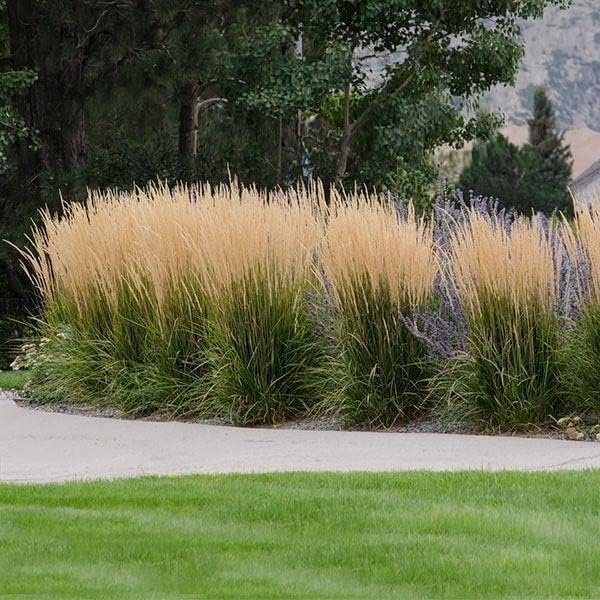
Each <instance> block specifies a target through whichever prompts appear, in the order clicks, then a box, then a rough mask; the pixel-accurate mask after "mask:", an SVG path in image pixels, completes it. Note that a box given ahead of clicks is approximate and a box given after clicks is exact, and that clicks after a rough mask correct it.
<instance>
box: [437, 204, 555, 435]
mask: <svg viewBox="0 0 600 600" xmlns="http://www.w3.org/2000/svg"><path fill="white" fill-rule="evenodd" d="M557 252H558V251H557V250H556V248H554V247H553V244H552V241H551V239H550V235H549V231H548V230H547V228H546V227H545V226H543V225H542V223H541V222H540V221H538V219H537V218H535V217H534V218H531V219H527V218H517V219H515V220H511V219H509V218H507V217H505V216H504V215H503V214H492V215H491V216H488V215H486V214H483V213H482V212H479V211H476V210H472V209H471V210H468V211H467V213H466V215H465V216H464V219H463V221H462V222H461V223H460V224H458V225H457V226H456V228H455V229H454V231H453V233H452V234H451V240H450V249H449V257H448V260H449V261H450V269H449V273H450V277H451V278H452V279H453V283H454V285H455V286H456V289H457V292H458V296H459V299H460V303H461V307H462V312H463V316H464V320H465V324H466V332H467V333H466V335H467V340H466V352H465V353H461V354H460V355H459V357H458V358H457V359H456V360H455V361H453V362H452V363H451V365H452V366H451V368H450V369H449V371H448V372H446V373H445V374H444V376H443V378H444V379H445V388H446V395H445V398H446V402H447V405H448V406H449V407H450V408H451V410H452V411H453V412H455V413H458V414H459V415H460V416H461V417H462V418H465V419H472V420H476V421H477V422H479V423H480V424H483V425H484V426H487V427H489V428H521V427H527V426H528V425H530V424H543V423H546V422H548V421H549V420H550V419H551V417H552V416H555V415H556V414H557V410H559V409H560V402H561V400H560V398H561V396H560V360H559V356H558V352H557V350H558V345H559V320H558V316H557V313H556V310H555V307H556V277H557V264H558V258H557Z"/></svg>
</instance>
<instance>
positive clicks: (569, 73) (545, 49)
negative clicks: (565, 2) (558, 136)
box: [488, 0, 600, 131]
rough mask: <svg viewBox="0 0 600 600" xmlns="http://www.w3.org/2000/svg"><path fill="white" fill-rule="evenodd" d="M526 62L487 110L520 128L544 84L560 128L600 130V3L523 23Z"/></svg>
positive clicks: (577, 0) (576, 2)
mask: <svg viewBox="0 0 600 600" xmlns="http://www.w3.org/2000/svg"><path fill="white" fill-rule="evenodd" d="M523 37H524V39H525V43H526V46H525V59H524V61H523V63H522V65H521V68H520V71H519V74H518V77H517V82H516V86H515V87H514V88H508V87H498V88H496V89H494V90H493V92H492V93H491V95H490V98H489V100H488V102H489V107H490V108H493V109H494V110H498V111H501V112H503V113H504V114H505V116H506V120H507V124H514V125H521V124H524V123H525V122H526V119H527V118H528V117H529V115H530V113H531V108H532V105H533V100H532V96H533V94H532V91H533V88H534V87H535V86H536V85H545V86H546V87H547V89H548V91H549V93H550V96H551V98H552V100H553V102H554V106H555V110H556V113H557V120H558V125H559V127H560V128H561V129H574V128H585V127H587V128H590V129H594V130H596V131H600V0H573V3H572V6H571V7H570V8H569V9H567V10H559V9H558V8H552V9H549V10H548V11H547V12H546V14H545V16H544V18H543V19H542V20H539V21H531V22H527V23H524V25H523Z"/></svg>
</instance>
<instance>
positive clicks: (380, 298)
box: [321, 194, 437, 426]
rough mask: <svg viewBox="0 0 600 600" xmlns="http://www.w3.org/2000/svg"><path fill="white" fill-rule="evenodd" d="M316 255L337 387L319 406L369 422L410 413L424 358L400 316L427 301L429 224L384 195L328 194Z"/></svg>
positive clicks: (431, 276)
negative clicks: (331, 323)
mask: <svg viewBox="0 0 600 600" xmlns="http://www.w3.org/2000/svg"><path fill="white" fill-rule="evenodd" d="M321 261H322V268H323V273H324V278H325V284H326V285H325V288H326V289H327V290H328V293H329V295H330V296H331V302H332V305H333V310H334V313H335V338H336V341H337V346H338V348H337V360H334V361H331V362H330V363H329V364H330V373H331V378H332V380H333V381H335V383H336V388H337V389H336V391H335V392H334V393H333V394H331V395H330V396H329V398H328V400H327V401H326V402H325V403H324V405H323V406H324V408H326V409H328V410H331V411H334V412H336V413H337V414H338V415H339V416H341V417H342V418H343V419H344V420H345V421H346V422H348V423H351V424H360V425H369V426H378V425H383V426H391V425H393V424H394V423H396V422H398V421H405V420H407V419H409V418H411V417H413V416H414V415H416V414H417V413H418V412H419V409H420V408H421V407H422V404H423V398H424V396H425V380H426V378H427V376H428V371H429V365H428V361H427V349H426V347H425V346H424V344H423V343H422V342H421V341H419V340H418V339H417V338H416V337H415V336H414V334H413V333H412V332H411V331H410V330H409V329H408V327H407V326H406V324H405V321H404V318H405V317H406V316H407V315H409V314H410V313H411V311H412V310H413V309H414V308H415V307H416V306H423V305H428V304H430V303H431V302H432V301H433V295H434V282H435V278H436V274H437V263H436V257H435V252H434V248H433V238H432V231H431V227H430V226H429V225H428V224H427V223H426V222H425V221H424V220H422V219H419V218H417V217H416V216H415V214H414V211H413V210H412V208H409V209H408V211H403V210H400V209H399V208H398V207H396V206H395V205H394V204H392V203H390V202H388V201H386V200H385V199H380V198H376V197H369V196H366V195H362V194H361V195H356V196H352V197H343V198H342V197H334V199H333V201H332V204H331V207H330V214H329V218H328V223H327V230H326V236H325V242H324V244H323V250H322V256H321Z"/></svg>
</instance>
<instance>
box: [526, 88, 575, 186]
mask: <svg viewBox="0 0 600 600" xmlns="http://www.w3.org/2000/svg"><path fill="white" fill-rule="evenodd" d="M528 124H529V145H530V146H531V149H532V150H533V151H534V152H535V154H537V156H538V157H539V158H540V160H541V167H540V168H541V171H542V173H543V174H544V176H545V177H546V178H547V180H548V182H549V183H551V184H552V185H554V186H555V187H557V188H561V189H563V190H564V193H565V195H567V185H568V184H569V182H570V180H571V174H572V168H573V159H572V155H571V149H570V148H569V146H568V145H567V144H565V142H564V135H563V134H562V133H560V134H559V133H558V131H557V130H556V120H555V117H554V108H553V107H552V102H551V101H550V98H549V97H548V94H547V93H546V90H545V89H544V88H541V87H540V88H537V89H536V90H535V92H534V95H533V118H532V119H530V120H529V121H528Z"/></svg>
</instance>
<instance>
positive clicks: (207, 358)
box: [17, 185, 600, 439]
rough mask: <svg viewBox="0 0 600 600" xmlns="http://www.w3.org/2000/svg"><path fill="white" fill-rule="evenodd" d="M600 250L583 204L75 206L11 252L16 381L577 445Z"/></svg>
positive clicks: (97, 198)
mask: <svg viewBox="0 0 600 600" xmlns="http://www.w3.org/2000/svg"><path fill="white" fill-rule="evenodd" d="M326 196H327V202H326V201H325V199H326ZM599 239H600V213H598V212H596V211H595V209H581V210H579V211H578V212H577V217H576V219H575V222H573V223H569V222H566V221H563V220H561V219H558V218H556V219H553V220H551V221H548V220H547V219H545V218H544V217H542V216H534V217H531V218H525V217H517V216H514V215H507V214H505V213H503V212H498V211H497V210H496V209H495V207H494V205H491V204H489V203H486V202H484V201H474V202H473V203H472V204H470V205H466V204H464V203H461V202H460V201H459V200H457V201H453V202H447V203H445V204H440V205H437V206H436V207H435V209H434V211H433V212H432V213H431V214H425V215H421V216H417V215H415V213H414V211H413V210H412V208H411V207H410V206H403V205H401V204H399V203H397V202H395V201H393V199H391V198H386V197H374V196H368V195H366V194H363V193H356V194H353V195H341V194H338V193H337V192H335V191H334V190H331V191H330V193H329V194H328V195H326V194H325V193H324V190H323V189H321V188H319V187H315V188H313V189H309V190H306V189H301V190H288V191H285V192H284V191H281V192H276V193H271V194H270V195H269V196H268V197H267V196H266V195H265V194H262V193H259V192H257V191H256V190H254V189H244V188H239V187H237V186H235V185H231V186H222V187H219V188H214V189H211V188H209V187H207V186H204V187H203V186H199V187H197V188H194V189H193V190H190V189H187V188H176V189H173V190H169V189H166V188H162V187H151V188H148V189H145V190H137V191H136V192H134V193H132V194H115V193H105V194H100V193H94V194H92V195H91V197H90V199H89V201H88V203H87V204H77V205H71V206H69V207H67V209H66V211H65V214H64V215H63V216H62V217H61V218H58V217H55V216H51V215H49V214H45V215H43V219H42V225H41V227H40V229H37V230H35V231H34V233H33V236H32V244H31V247H30V248H29V249H28V250H25V251H24V256H25V259H26V263H27V265H28V269H29V272H30V274H31V277H32V278H33V280H34V282H35V283H36V285H37V286H38V288H39V290H40V293H41V294H42V297H43V313H42V319H41V324H40V328H39V338H38V339H37V340H33V341H32V343H31V344H28V345H27V346H26V347H25V348H24V353H23V355H22V357H21V358H20V359H18V361H17V363H18V364H17V366H22V367H26V368H29V369H30V370H31V382H30V386H29V394H30V397H31V398H32V400H33V401H34V402H37V403H41V404H45V405H60V406H69V405H73V404H84V405H86V406H91V407H94V408H96V409H101V410H106V409H110V410H111V411H117V412H118V413H119V414H126V415H129V416H133V417H137V418H147V417H150V416H156V415H159V416H160V417H161V418H167V419H173V418H174V419H183V420H207V419H208V420H211V421H213V420H216V421H217V422H222V423H231V424H236V425H277V424H282V423H295V424H296V426H298V425H297V424H298V423H310V424H311V426H314V424H315V423H316V424H318V423H326V424H327V426H329V427H330V426H331V424H332V423H333V424H335V425H339V426H340V427H346V428H386V429H390V428H392V429H396V430H398V428H409V429H410V428H413V429H414V428H416V427H419V426H422V427H434V428H443V427H444V426H445V425H444V424H448V423H449V424H450V425H449V427H451V428H455V427H461V428H464V429H465V430H467V431H474V430H477V431H499V430H502V431H532V430H536V428H537V430H542V431H551V430H552V428H553V426H554V425H555V424H556V422H557V421H558V420H559V419H561V418H563V417H566V416H571V417H575V416H577V417H581V418H582V421H581V422H580V423H576V422H573V423H568V422H567V421H560V422H561V424H562V425H563V429H564V430H565V432H566V431H569V432H570V434H569V435H571V436H574V439H575V437H577V436H579V433H581V431H579V430H580V429H581V430H582V431H585V434H584V435H587V436H588V437H592V436H593V435H595V430H594V429H593V426H594V425H595V424H596V423H597V422H598V415H600V377H597V376H596V375H597V373H600V343H599V342H598V340H600V319H599V318H597V315H598V314H600V308H599V307H600V243H598V240H599ZM457 423H459V424H460V425H456V424H457ZM419 424H421V425H419ZM571 425H573V426H574V427H573V428H574V430H575V433H574V434H573V431H572V430H571ZM405 430H406V429H405Z"/></svg>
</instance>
